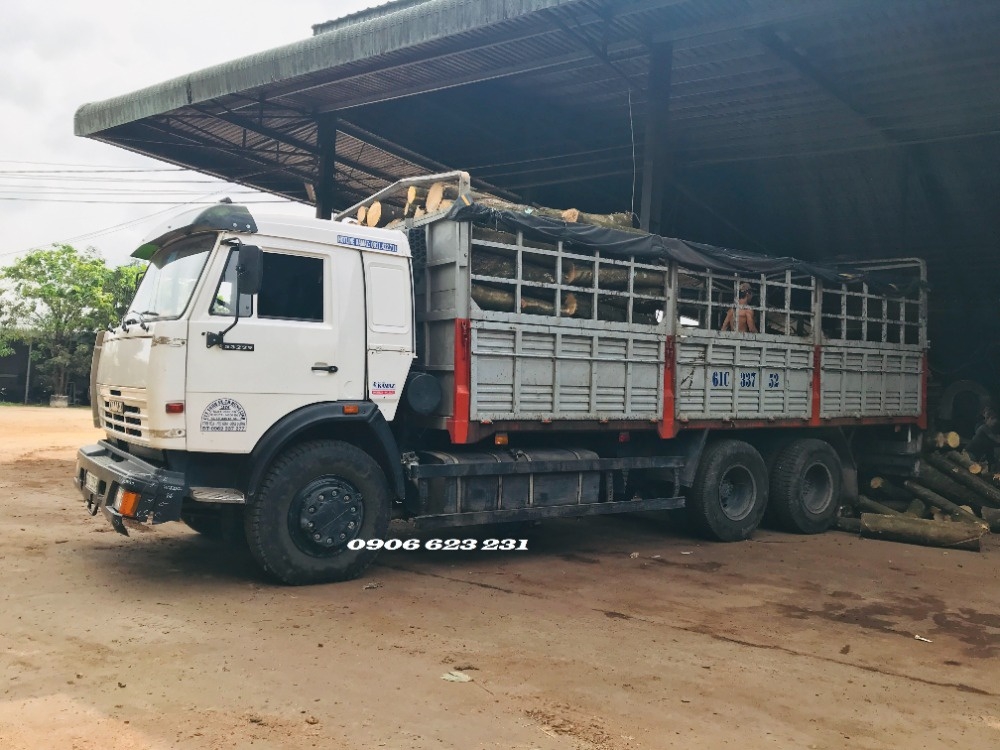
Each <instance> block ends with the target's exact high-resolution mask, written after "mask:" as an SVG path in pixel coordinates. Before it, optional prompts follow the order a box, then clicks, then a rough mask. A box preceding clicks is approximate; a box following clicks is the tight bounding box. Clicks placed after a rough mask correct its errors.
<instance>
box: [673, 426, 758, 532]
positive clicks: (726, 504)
mask: <svg viewBox="0 0 1000 750" xmlns="http://www.w3.org/2000/svg"><path fill="white" fill-rule="evenodd" d="M767 485H768V482H767V466H766V465H765V464H764V459H762V458H761V456H760V454H759V453H758V452H757V450H756V449H755V448H754V447H753V446H752V445H750V444H748V443H744V442H743V441H741V440H720V441H718V442H716V443H711V444H709V446H708V447H707V448H706V449H705V452H704V454H702V457H701V461H700V462H699V463H698V470H697V472H695V479H694V485H693V486H692V487H691V490H690V492H689V493H688V499H687V505H686V509H687V515H688V519H689V521H690V523H691V525H692V527H693V528H694V530H695V531H697V532H698V533H700V534H702V535H703V536H706V537H708V538H709V539H715V540H718V541H720V542H737V541H741V540H743V539H748V538H750V535H751V534H753V532H754V529H756V528H757V526H758V525H759V524H760V519H761V518H762V517H763V515H764V509H765V508H766V507H767V494H768V493H767Z"/></svg>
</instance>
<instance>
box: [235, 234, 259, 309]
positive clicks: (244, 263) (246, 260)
mask: <svg viewBox="0 0 1000 750" xmlns="http://www.w3.org/2000/svg"><path fill="white" fill-rule="evenodd" d="M263 279H264V252H263V251H262V250H261V249H260V248H259V247H257V246H256V245H240V255H239V258H238V259H237V261H236V290H237V296H236V299H239V295H241V294H257V293H258V292H259V291H260V285H261V282H262V281H263Z"/></svg>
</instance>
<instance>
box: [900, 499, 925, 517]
mask: <svg viewBox="0 0 1000 750" xmlns="http://www.w3.org/2000/svg"><path fill="white" fill-rule="evenodd" d="M926 513H927V506H926V505H924V501H923V500H918V499H915V500H914V501H913V502H912V503H910V505H909V507H908V508H907V509H906V512H905V513H903V515H904V516H910V517H911V518H923V517H924V514H926Z"/></svg>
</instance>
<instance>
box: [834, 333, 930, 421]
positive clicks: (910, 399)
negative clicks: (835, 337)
mask: <svg viewBox="0 0 1000 750" xmlns="http://www.w3.org/2000/svg"><path fill="white" fill-rule="evenodd" d="M887 346H891V345H886V344H881V345H880V344H867V345H866V344H865V343H861V342H859V343H856V344H853V345H827V346H824V347H823V356H822V365H821V368H822V374H821V378H820V382H821V383H822V386H821V388H820V416H821V417H823V418H824V419H826V418H836V417H910V416H913V417H915V416H919V415H920V410H921V406H922V404H923V377H922V375H923V366H924V355H923V351H922V350H920V349H917V348H914V349H906V348H903V347H898V348H886V347H887Z"/></svg>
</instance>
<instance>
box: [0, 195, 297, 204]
mask: <svg viewBox="0 0 1000 750" xmlns="http://www.w3.org/2000/svg"><path fill="white" fill-rule="evenodd" d="M220 192H223V191H220ZM0 201H17V202H23V203H96V204H100V205H103V206H176V205H177V202H176V201H110V200H108V201H101V200H77V199H66V198H4V197H2V196H0ZM241 202H242V203H244V204H245V205H248V206H250V205H257V204H261V203H294V202H295V201H292V200H290V199H288V198H284V199H282V200H256V201H241ZM213 203H218V201H189V202H188V203H187V204H185V205H202V206H203V205H210V204H213Z"/></svg>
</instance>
